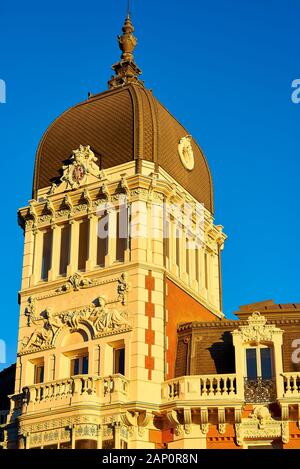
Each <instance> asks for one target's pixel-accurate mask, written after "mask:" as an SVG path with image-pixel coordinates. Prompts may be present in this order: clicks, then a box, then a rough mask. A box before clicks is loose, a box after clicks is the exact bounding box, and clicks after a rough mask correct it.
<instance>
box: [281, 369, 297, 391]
mask: <svg viewBox="0 0 300 469" xmlns="http://www.w3.org/2000/svg"><path fill="white" fill-rule="evenodd" d="M282 377H283V392H284V397H293V396H298V397H300V372H295V373H283V374H282Z"/></svg>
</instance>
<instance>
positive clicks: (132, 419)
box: [120, 411, 139, 427]
mask: <svg viewBox="0 0 300 469" xmlns="http://www.w3.org/2000/svg"><path fill="white" fill-rule="evenodd" d="M138 416H139V413H138V412H128V411H127V412H124V413H121V414H120V418H121V422H122V423H123V424H124V425H126V427H136V426H137V420H138Z"/></svg>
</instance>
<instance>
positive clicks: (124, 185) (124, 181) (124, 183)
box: [120, 173, 130, 197]
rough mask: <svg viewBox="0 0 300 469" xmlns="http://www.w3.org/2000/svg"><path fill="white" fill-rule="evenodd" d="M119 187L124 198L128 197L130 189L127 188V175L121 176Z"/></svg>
mask: <svg viewBox="0 0 300 469" xmlns="http://www.w3.org/2000/svg"><path fill="white" fill-rule="evenodd" d="M120 186H121V188H122V189H123V191H124V192H125V193H126V196H127V197H129V196H130V189H129V186H128V182H127V174H126V173H123V174H121V181H120Z"/></svg>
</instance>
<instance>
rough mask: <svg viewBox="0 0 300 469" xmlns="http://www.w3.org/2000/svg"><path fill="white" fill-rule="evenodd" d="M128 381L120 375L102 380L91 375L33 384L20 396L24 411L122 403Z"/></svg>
mask: <svg viewBox="0 0 300 469" xmlns="http://www.w3.org/2000/svg"><path fill="white" fill-rule="evenodd" d="M128 393H129V382H128V380H127V379H126V378H125V377H124V376H123V375H120V374H117V375H112V376H109V377H108V378H106V377H105V378H103V377H101V376H94V375H78V376H72V377H71V378H65V379H60V380H56V381H52V382H48V383H40V384H33V385H30V386H26V387H24V388H23V393H22V395H21V398H22V403H23V412H24V411H27V412H30V411H31V410H33V409H36V408H37V406H40V407H44V408H47V407H55V406H64V405H70V404H73V403H80V402H85V401H95V402H97V403H99V404H105V403H107V401H108V400H109V402H115V401H118V400H121V401H125V400H126V399H127V398H128Z"/></svg>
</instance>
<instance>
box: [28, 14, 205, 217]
mask: <svg viewBox="0 0 300 469" xmlns="http://www.w3.org/2000/svg"><path fill="white" fill-rule="evenodd" d="M127 21H128V18H127ZM129 21H130V20H129ZM130 24H131V22H130ZM125 26H126V23H125ZM125 26H124V27H125ZM124 27H123V32H124ZM132 31H133V28H132V29H130V30H129V33H128V32H127V33H126V31H125V34H123V36H122V37H121V38H120V39H119V41H121V40H122V38H124V36H125V37H126V34H127V35H128V34H131V36H132ZM132 37H133V36H132ZM134 39H135V38H134ZM127 46H128V44H127ZM120 47H121V45H120ZM121 48H122V47H121ZM122 50H123V49H122ZM113 68H114V70H115V71H116V73H117V75H116V77H113V78H112V80H111V81H110V82H109V83H110V89H109V90H108V91H105V92H103V93H100V94H98V95H95V96H93V97H91V98H89V99H88V100H86V101H84V102H82V103H80V104H77V105H76V106H74V107H72V108H70V109H68V110H67V111H65V112H64V113H63V114H61V115H60V116H59V117H58V118H57V119H56V120H55V121H54V122H53V123H52V124H51V125H50V126H49V128H48V129H47V130H46V132H45V134H44V136H43V138H42V140H41V142H40V144H39V147H38V151H37V155H36V162H35V171H34V182H33V197H36V195H37V191H38V190H39V189H41V188H44V187H47V186H49V185H51V183H52V182H53V181H54V180H55V179H57V178H58V177H59V176H60V170H61V168H62V166H63V164H64V162H65V161H66V160H67V159H68V158H69V157H70V156H71V154H72V151H73V150H74V149H76V148H78V147H79V145H89V146H90V147H91V149H92V150H93V152H94V153H95V155H96V156H97V157H98V164H99V166H100V169H104V170H105V169H107V168H110V167H112V166H116V165H119V164H122V163H126V162H129V161H133V160H135V161H136V162H137V164H136V170H137V172H139V166H140V165H139V162H140V161H141V160H146V161H152V162H154V163H156V167H158V166H160V167H161V168H163V169H164V170H165V171H166V172H167V173H168V174H169V175H170V176H172V177H173V178H174V179H175V180H176V181H177V182H178V183H179V184H180V185H181V186H183V188H184V189H186V190H187V191H188V192H189V193H190V194H191V195H192V196H193V197H195V199H197V200H198V201H199V202H201V203H203V204H204V206H205V207H206V208H207V209H208V210H209V211H210V212H213V187H212V180H211V175H210V171H209V167H208V164H207V161H206V159H205V157H204V155H203V153H202V151H201V149H200V147H199V146H198V144H197V143H196V142H195V141H194V140H193V139H190V141H191V145H192V149H193V154H194V168H193V169H192V170H189V169H187V168H186V167H185V165H184V164H183V163H182V161H181V159H180V156H179V153H178V146H179V142H180V140H181V139H182V138H183V137H186V136H188V134H189V133H188V131H187V130H186V129H185V128H184V127H183V126H182V125H181V124H180V123H179V122H178V121H177V120H176V119H175V118H174V117H173V116H172V115H171V114H170V113H169V112H168V111H167V109H166V108H165V107H164V106H163V105H162V104H161V103H160V102H159V101H158V100H157V99H156V98H155V97H154V96H153V94H152V92H151V91H149V90H147V89H146V88H145V87H144V85H143V83H142V82H140V81H139V80H138V78H137V76H138V74H139V73H140V70H139V69H138V67H137V66H136V65H135V63H134V61H133V59H132V56H131V57H130V52H128V47H127V52H126V51H125V52H124V50H123V55H122V61H121V62H120V63H118V64H116V65H114V66H113Z"/></svg>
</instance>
